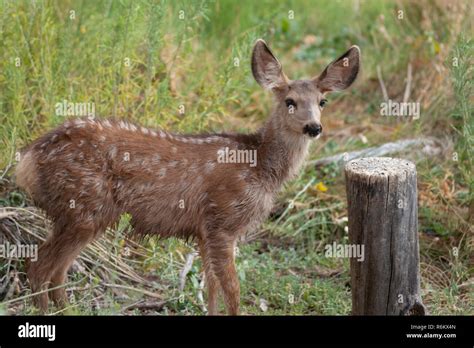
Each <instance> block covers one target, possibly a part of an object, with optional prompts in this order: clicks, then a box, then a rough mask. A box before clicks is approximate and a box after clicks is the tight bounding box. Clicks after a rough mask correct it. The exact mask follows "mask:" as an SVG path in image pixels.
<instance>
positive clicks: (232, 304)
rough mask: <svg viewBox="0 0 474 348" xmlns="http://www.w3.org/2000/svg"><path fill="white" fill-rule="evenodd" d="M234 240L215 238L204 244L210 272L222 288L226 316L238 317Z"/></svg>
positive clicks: (238, 285) (238, 296)
mask: <svg viewBox="0 0 474 348" xmlns="http://www.w3.org/2000/svg"><path fill="white" fill-rule="evenodd" d="M234 245H235V241H234V239H232V238H231V239H229V237H228V236H226V237H216V236H214V238H213V239H212V240H211V241H209V242H208V243H207V244H206V247H207V250H206V253H207V254H208V257H209V261H210V264H211V267H212V271H213V273H214V275H215V276H216V278H217V280H218V282H219V285H220V286H221V288H222V292H223V295H224V302H225V306H226V309H227V314H229V315H238V314H239V306H240V284H239V279H238V276H237V271H236V269H235V262H234Z"/></svg>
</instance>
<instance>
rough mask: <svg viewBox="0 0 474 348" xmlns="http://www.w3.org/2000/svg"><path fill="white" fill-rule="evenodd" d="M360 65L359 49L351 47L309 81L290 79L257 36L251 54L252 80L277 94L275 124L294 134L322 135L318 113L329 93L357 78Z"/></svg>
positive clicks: (319, 114) (346, 85)
mask: <svg viewBox="0 0 474 348" xmlns="http://www.w3.org/2000/svg"><path fill="white" fill-rule="evenodd" d="M359 65H360V49H359V47H357V46H352V47H351V48H350V49H349V50H348V51H347V52H346V53H344V54H343V55H342V56H340V57H339V58H337V59H336V60H334V61H333V62H332V63H330V64H329V65H328V66H327V67H326V69H324V71H323V72H322V73H321V74H320V75H319V76H316V77H314V78H312V79H309V80H294V81H292V80H290V79H288V78H287V77H286V75H285V73H284V72H283V69H282V66H281V64H280V62H279V61H278V59H277V58H276V57H275V55H274V54H273V53H272V51H271V50H270V48H269V47H268V46H267V44H266V43H265V41H263V40H261V39H259V40H257V42H256V43H255V47H254V49H253V53H252V73H253V76H254V77H255V80H256V81H257V82H258V83H259V84H260V85H261V86H262V87H263V88H265V89H269V90H271V91H273V93H274V94H275V96H276V102H277V105H276V112H275V113H274V117H275V118H277V120H276V121H277V124H278V126H279V127H280V128H282V130H284V131H288V132H290V133H293V134H300V135H307V136H310V137H316V136H318V135H320V134H321V132H322V129H323V128H322V126H321V112H322V110H323V109H324V106H325V104H326V103H327V101H326V99H325V96H326V94H327V93H328V92H334V91H341V90H344V89H346V88H348V87H349V86H350V85H351V84H352V83H353V82H354V80H355V79H356V77H357V74H358V72H359Z"/></svg>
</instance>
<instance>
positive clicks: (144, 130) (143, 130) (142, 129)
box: [140, 127, 148, 134]
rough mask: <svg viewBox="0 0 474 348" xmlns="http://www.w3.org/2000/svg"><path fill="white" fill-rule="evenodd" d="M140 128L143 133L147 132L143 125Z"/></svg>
mask: <svg viewBox="0 0 474 348" xmlns="http://www.w3.org/2000/svg"><path fill="white" fill-rule="evenodd" d="M140 130H141V131H142V133H143V134H148V129H146V128H145V127H141V128H140Z"/></svg>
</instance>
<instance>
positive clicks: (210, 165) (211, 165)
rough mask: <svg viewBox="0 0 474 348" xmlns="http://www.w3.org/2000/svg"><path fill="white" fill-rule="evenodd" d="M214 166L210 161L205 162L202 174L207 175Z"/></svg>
mask: <svg viewBox="0 0 474 348" xmlns="http://www.w3.org/2000/svg"><path fill="white" fill-rule="evenodd" d="M215 166H216V164H215V163H214V162H212V161H207V162H206V164H205V165H204V172H205V173H206V174H209V173H210V172H212V171H213V170H214V168H215Z"/></svg>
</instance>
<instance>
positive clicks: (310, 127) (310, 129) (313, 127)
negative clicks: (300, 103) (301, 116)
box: [303, 123, 323, 137]
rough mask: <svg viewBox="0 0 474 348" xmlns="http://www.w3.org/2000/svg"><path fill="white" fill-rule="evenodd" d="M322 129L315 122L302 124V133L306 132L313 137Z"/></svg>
mask: <svg viewBox="0 0 474 348" xmlns="http://www.w3.org/2000/svg"><path fill="white" fill-rule="evenodd" d="M322 131H323V127H321V125H320V124H317V123H310V124H307V125H306V126H304V128H303V134H308V135H309V136H310V137H315V136H317V135H319V134H321V132H322Z"/></svg>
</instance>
